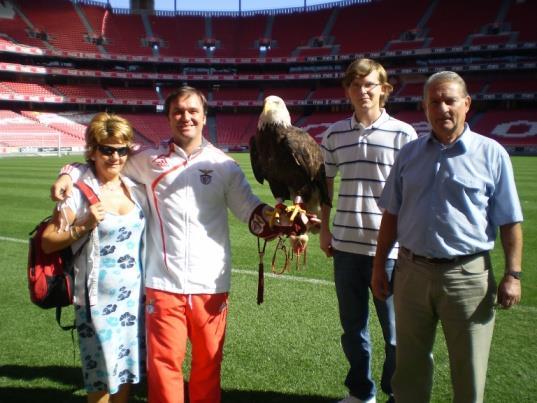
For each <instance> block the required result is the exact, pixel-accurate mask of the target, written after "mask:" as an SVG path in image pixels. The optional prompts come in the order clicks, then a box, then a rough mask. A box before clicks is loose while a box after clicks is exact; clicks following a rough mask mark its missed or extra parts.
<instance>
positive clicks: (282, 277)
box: [231, 269, 334, 287]
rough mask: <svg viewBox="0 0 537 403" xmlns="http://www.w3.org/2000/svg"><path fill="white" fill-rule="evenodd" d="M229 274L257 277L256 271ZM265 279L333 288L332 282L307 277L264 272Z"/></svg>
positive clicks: (236, 270) (240, 271)
mask: <svg viewBox="0 0 537 403" xmlns="http://www.w3.org/2000/svg"><path fill="white" fill-rule="evenodd" d="M231 272H232V273H237V274H246V275H249V276H256V277H257V276H258V272H257V270H243V269H232V270H231ZM265 277H270V278H274V279H277V280H282V281H296V282H299V283H308V284H320V285H329V286H332V287H333V286H334V282H333V281H327V280H319V279H316V278H308V277H297V276H293V275H290V274H274V273H270V272H269V273H266V272H265Z"/></svg>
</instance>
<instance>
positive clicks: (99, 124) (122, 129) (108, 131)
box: [85, 112, 134, 164]
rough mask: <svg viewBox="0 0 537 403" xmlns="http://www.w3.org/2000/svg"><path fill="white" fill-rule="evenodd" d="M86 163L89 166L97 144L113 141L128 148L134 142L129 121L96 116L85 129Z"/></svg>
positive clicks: (101, 115)
mask: <svg viewBox="0 0 537 403" xmlns="http://www.w3.org/2000/svg"><path fill="white" fill-rule="evenodd" d="M85 137H86V153H85V157H86V161H87V162H89V163H90V164H91V163H92V161H91V154H92V153H93V152H94V151H95V149H96V148H97V145H98V144H101V143H102V142H104V141H105V140H108V139H114V140H117V141H118V142H119V143H121V144H125V145H127V146H128V147H130V146H131V145H132V143H133V142H134V131H133V130H132V126H131V124H130V123H129V121H128V120H127V119H125V118H122V117H121V116H119V115H114V114H112V113H107V112H100V113H98V114H96V115H95V116H94V117H93V119H91V122H90V123H89V125H88V127H87V129H86V135H85Z"/></svg>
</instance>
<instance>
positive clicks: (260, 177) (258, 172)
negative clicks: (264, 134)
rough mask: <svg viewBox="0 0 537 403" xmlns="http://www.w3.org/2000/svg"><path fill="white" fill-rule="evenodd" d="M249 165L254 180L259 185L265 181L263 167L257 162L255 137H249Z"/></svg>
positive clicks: (257, 153) (257, 154)
mask: <svg viewBox="0 0 537 403" xmlns="http://www.w3.org/2000/svg"><path fill="white" fill-rule="evenodd" d="M250 164H251V165H252V171H253V172H254V176H255V179H257V181H258V182H259V183H261V184H263V182H264V181H265V174H264V173H263V167H262V166H261V163H260V161H259V152H258V151H257V146H256V140H255V136H252V137H250Z"/></svg>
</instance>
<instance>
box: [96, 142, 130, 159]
mask: <svg viewBox="0 0 537 403" xmlns="http://www.w3.org/2000/svg"><path fill="white" fill-rule="evenodd" d="M97 150H99V151H100V152H101V154H103V155H106V156H108V157H111V156H112V155H114V153H115V152H117V155H119V156H120V157H124V156H125V155H127V154H128V152H129V147H110V146H104V145H102V144H97Z"/></svg>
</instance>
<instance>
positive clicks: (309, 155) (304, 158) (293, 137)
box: [283, 126, 323, 180]
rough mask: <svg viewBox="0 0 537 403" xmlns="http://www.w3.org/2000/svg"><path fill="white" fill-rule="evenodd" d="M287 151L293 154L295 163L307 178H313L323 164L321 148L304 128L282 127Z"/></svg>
mask: <svg viewBox="0 0 537 403" xmlns="http://www.w3.org/2000/svg"><path fill="white" fill-rule="evenodd" d="M284 130H286V133H285V141H284V142H283V143H284V145H285V147H286V148H287V151H288V152H289V153H290V154H291V155H292V156H293V158H294V160H295V161H296V163H297V165H299V166H300V168H299V169H300V170H302V171H303V172H304V173H305V175H306V176H307V177H308V178H309V180H313V179H314V178H315V177H316V176H317V174H318V171H319V168H320V166H321V165H322V164H323V156H322V154H321V149H320V148H319V145H318V144H317V143H316V142H315V140H314V139H313V138H312V137H311V136H310V135H309V134H308V133H307V132H306V131H304V130H302V129H300V128H298V127H294V126H293V127H289V128H286V129H284Z"/></svg>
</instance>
